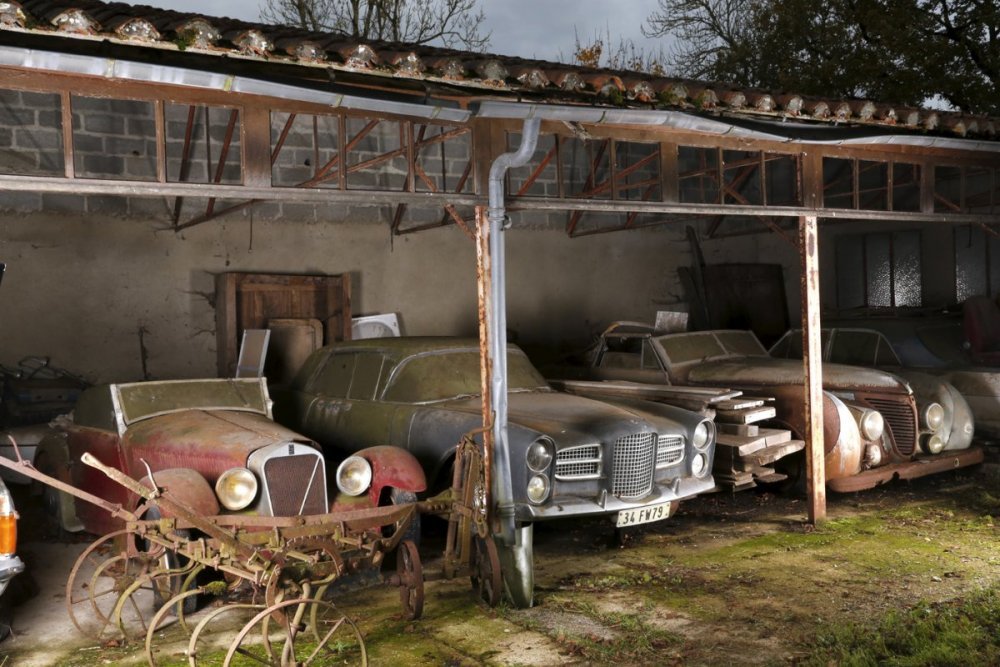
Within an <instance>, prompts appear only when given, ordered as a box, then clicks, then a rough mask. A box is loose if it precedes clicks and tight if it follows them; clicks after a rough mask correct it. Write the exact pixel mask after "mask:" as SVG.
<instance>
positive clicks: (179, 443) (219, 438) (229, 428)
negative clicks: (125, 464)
mask: <svg viewBox="0 0 1000 667" xmlns="http://www.w3.org/2000/svg"><path fill="white" fill-rule="evenodd" d="M288 441H295V442H305V443H309V442H311V441H310V440H308V439H307V438H304V437H303V436H301V435H299V434H298V433H295V432H294V431H292V430H289V429H287V428H285V427H283V426H281V425H279V424H276V423H275V422H273V421H271V420H270V419H268V418H267V417H265V416H263V415H260V414H256V413H252V412H239V411H235V410H184V411H181V412H174V413H171V414H166V415H161V416H159V417H153V418H152V419H146V420H143V421H141V422H137V423H135V424H132V425H131V426H130V427H129V428H128V429H127V430H126V431H125V436H124V438H123V444H124V446H125V447H127V448H129V449H130V450H131V453H132V457H133V458H134V459H136V460H137V457H143V458H147V459H148V460H158V461H160V462H161V463H168V462H169V461H168V459H169V460H173V461H176V466H177V467H193V468H199V467H200V466H199V465H198V464H197V462H200V461H214V462H217V463H218V464H219V465H226V466H228V467H232V466H235V465H240V466H242V465H246V461H247V457H248V456H249V455H250V453H251V452H254V451H256V450H258V449H260V448H261V447H266V446H267V445H272V444H275V443H279V442H288ZM210 467H212V466H210ZM222 469H223V470H224V469H225V468H222Z"/></svg>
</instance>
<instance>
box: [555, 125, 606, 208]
mask: <svg viewBox="0 0 1000 667" xmlns="http://www.w3.org/2000/svg"><path fill="white" fill-rule="evenodd" d="M610 147H611V141H610V140H608V139H605V140H603V141H601V140H596V139H595V140H587V141H584V140H581V139H577V138H575V137H570V138H566V139H563V140H561V141H560V158H561V159H562V172H563V173H562V179H563V187H564V189H565V192H566V196H568V197H581V198H584V199H610V198H611V182H610V178H611V156H610V155H609V153H610Z"/></svg>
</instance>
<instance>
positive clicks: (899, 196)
mask: <svg viewBox="0 0 1000 667" xmlns="http://www.w3.org/2000/svg"><path fill="white" fill-rule="evenodd" d="M892 210H893V211H912V212H916V211H919V210H920V165H919V164H905V163H902V162H894V163H893V165H892Z"/></svg>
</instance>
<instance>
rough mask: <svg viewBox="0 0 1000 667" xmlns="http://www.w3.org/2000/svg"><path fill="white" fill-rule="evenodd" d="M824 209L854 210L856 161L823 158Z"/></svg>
mask: <svg viewBox="0 0 1000 667" xmlns="http://www.w3.org/2000/svg"><path fill="white" fill-rule="evenodd" d="M823 208H854V160H844V159H841V158H833V157H827V158H823Z"/></svg>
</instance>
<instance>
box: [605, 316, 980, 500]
mask: <svg viewBox="0 0 1000 667" xmlns="http://www.w3.org/2000/svg"><path fill="white" fill-rule="evenodd" d="M622 340H623V337H622V336H616V335H615V333H614V332H613V331H612V332H606V334H605V336H604V341H603V344H602V345H601V347H600V348H599V349H598V350H597V353H596V354H594V355H593V357H592V359H591V364H592V366H593V368H594V369H595V370H596V369H599V372H598V373H597V374H596V375H595V376H596V377H599V378H602V379H618V380H623V379H631V380H634V381H638V382H658V383H661V384H677V385H698V386H716V387H718V386H725V387H731V388H734V389H740V390H742V391H744V392H745V393H746V394H753V393H754V392H766V393H767V394H768V395H769V396H772V397H774V399H775V406H776V409H777V410H776V411H777V416H776V418H775V420H774V421H775V422H776V423H778V424H780V425H781V426H783V427H785V428H789V429H791V430H792V432H793V433H795V434H796V435H797V436H798V437H802V436H803V432H804V427H805V418H806V417H805V414H804V405H803V391H802V386H803V384H804V373H803V369H802V363H801V361H795V360H792V359H775V358H773V357H770V356H769V355H768V354H767V350H766V349H765V348H764V346H763V345H761V343H760V341H759V340H757V337H756V336H754V334H753V333H752V332H750V331H698V332H684V333H672V334H663V335H652V336H649V337H648V338H646V339H645V342H644V343H643V344H642V347H641V349H639V350H636V349H635V348H634V347H629V348H628V349H625V348H626V347H627V346H623V345H622ZM624 353H627V354H631V355H632V356H631V357H630V358H627V359H626V358H625V356H624ZM637 355H638V356H637ZM592 373H593V371H592ZM823 388H824V408H823V414H824V422H823V426H824V429H823V436H824V438H823V439H824V447H825V450H826V456H825V464H826V479H827V485H828V487H829V488H830V489H831V490H833V491H857V490H861V489H866V488H871V487H873V486H876V485H878V484H881V483H883V482H886V481H889V480H891V479H895V478H898V477H907V478H912V477H919V476H922V475H924V474H930V473H932V472H937V471H939V470H941V469H944V468H943V467H942V466H944V467H959V466H962V465H972V464H973V463H976V462H978V460H981V459H982V452H981V451H978V450H970V451H969V452H968V453H967V454H966V453H961V454H960V455H958V456H957V457H955V456H952V457H949V458H947V459H941V460H940V462H939V463H936V464H935V465H927V464H926V463H927V459H926V458H925V459H924V460H923V462H922V463H921V464H920V465H910V463H911V462H912V460H913V459H914V457H915V456H916V454H917V453H918V451H919V443H920V441H921V440H923V441H924V443H925V445H931V443H934V445H933V446H935V447H936V446H937V444H938V443H940V442H943V438H941V436H940V435H939V431H941V429H942V427H943V426H944V424H945V423H951V422H952V421H953V420H955V417H954V415H951V414H948V411H947V409H946V406H942V405H941V404H939V403H936V402H933V401H929V402H927V403H924V404H921V406H920V411H919V414H918V410H917V402H916V397H915V396H914V392H913V390H912V388H911V387H910V385H909V384H908V383H907V382H906V381H905V380H903V379H902V378H900V377H897V376H895V375H892V374H890V373H885V372H882V371H878V370H874V369H865V368H857V367H852V366H845V365H841V364H831V363H824V364H823ZM947 395H949V396H953V394H951V393H950V392H947ZM958 405H959V407H958V410H959V411H960V412H961V411H962V410H963V408H962V405H963V404H962V403H961V402H959V404H958ZM953 406H954V403H951V404H950V405H949V406H947V407H953ZM957 421H958V422H960V423H963V424H964V419H963V418H962V417H961V416H959V417H958V419H957ZM963 434H964V427H963V428H962V429H960V430H959V434H958V437H959V438H961V437H964V435H963ZM935 436H937V439H935ZM977 455H978V460H977ZM956 462H957V463H956ZM786 465H787V463H786ZM790 472H794V471H790Z"/></svg>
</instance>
